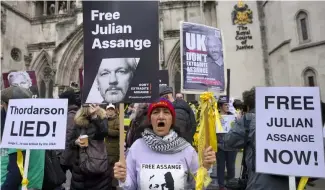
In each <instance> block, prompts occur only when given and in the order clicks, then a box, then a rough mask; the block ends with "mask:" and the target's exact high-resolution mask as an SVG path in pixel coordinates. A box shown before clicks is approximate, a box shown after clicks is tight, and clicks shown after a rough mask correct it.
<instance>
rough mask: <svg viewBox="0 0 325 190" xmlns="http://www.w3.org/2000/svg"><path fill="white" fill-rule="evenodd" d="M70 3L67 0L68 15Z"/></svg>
mask: <svg viewBox="0 0 325 190" xmlns="http://www.w3.org/2000/svg"><path fill="white" fill-rule="evenodd" d="M70 3H71V1H70V0H68V1H67V13H70Z"/></svg>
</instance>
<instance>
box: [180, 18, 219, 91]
mask: <svg viewBox="0 0 325 190" xmlns="http://www.w3.org/2000/svg"><path fill="white" fill-rule="evenodd" d="M180 43H181V45H180V48H181V51H180V52H181V71H182V72H181V75H182V76H181V91H182V93H186V94H200V93H202V92H203V91H208V90H209V91H215V92H218V93H221V92H224V91H225V64H224V51H223V47H224V46H223V40H222V32H221V30H220V29H218V28H214V27H210V26H205V25H201V24H195V23H189V22H181V25H180Z"/></svg>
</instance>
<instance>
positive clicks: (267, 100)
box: [265, 96, 275, 109]
mask: <svg viewBox="0 0 325 190" xmlns="http://www.w3.org/2000/svg"><path fill="white" fill-rule="evenodd" d="M271 98H272V99H274V98H275V96H265V109H269V104H274V100H273V101H272V100H270V99H271Z"/></svg>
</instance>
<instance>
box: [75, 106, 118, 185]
mask: <svg viewBox="0 0 325 190" xmlns="http://www.w3.org/2000/svg"><path fill="white" fill-rule="evenodd" d="M75 124H76V125H75V127H74V131H73V135H72V137H71V138H70V139H69V144H70V147H71V148H72V149H73V150H74V151H75V153H76V154H77V155H78V156H77V160H76V161H75V162H74V164H73V168H72V179H71V189H72V190H86V189H97V190H110V189H111V181H112V177H111V174H110V172H111V171H110V170H109V167H108V158H107V152H106V145H105V143H104V138H105V137H106V136H107V133H108V128H107V126H108V123H107V116H106V112H105V110H104V109H102V108H100V107H99V106H98V105H89V107H81V108H80V109H79V110H78V112H77V113H76V116H75Z"/></svg>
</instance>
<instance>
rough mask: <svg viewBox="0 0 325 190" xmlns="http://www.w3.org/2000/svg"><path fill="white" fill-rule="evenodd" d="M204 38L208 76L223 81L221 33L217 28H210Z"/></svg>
mask: <svg viewBox="0 0 325 190" xmlns="http://www.w3.org/2000/svg"><path fill="white" fill-rule="evenodd" d="M210 30H211V31H209V33H208V35H207V36H206V38H205V46H206V49H207V53H208V56H207V62H208V72H209V74H208V77H209V78H215V77H216V79H217V80H218V81H220V83H224V81H225V79H224V72H225V71H224V56H223V46H222V45H223V44H222V37H221V33H220V31H218V30H213V29H210Z"/></svg>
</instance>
